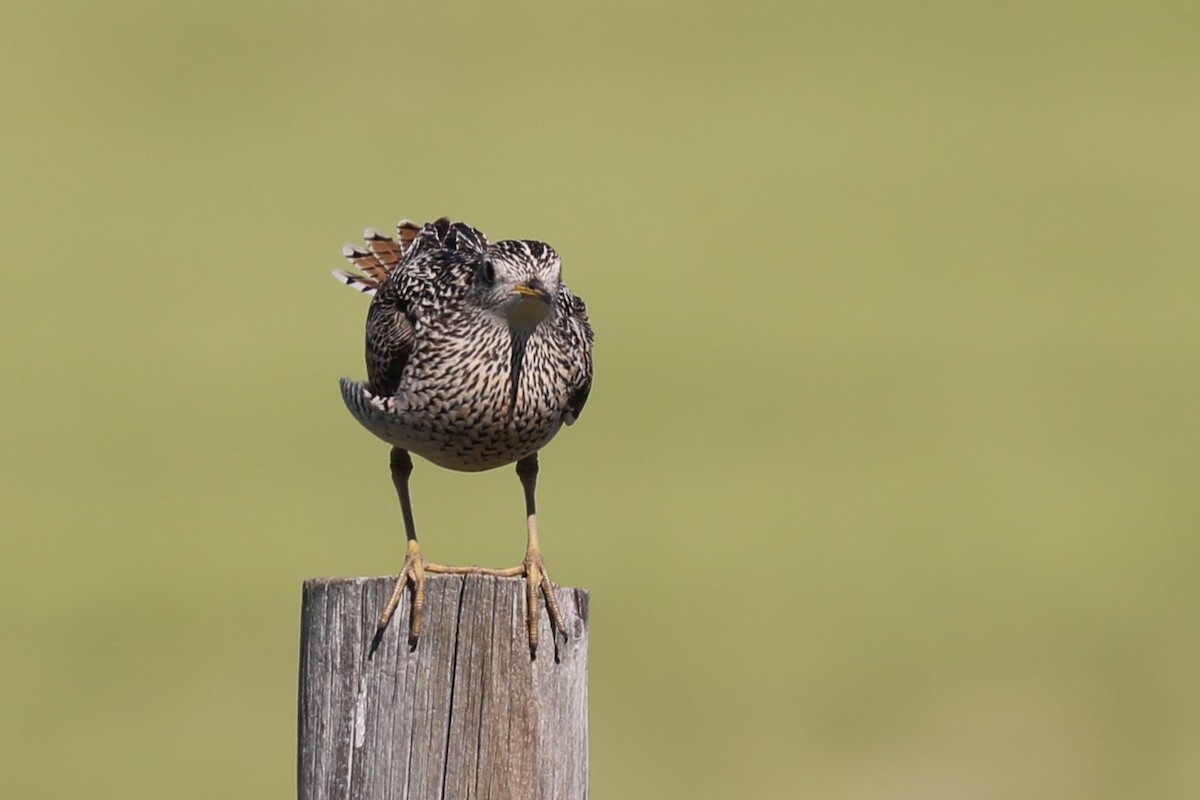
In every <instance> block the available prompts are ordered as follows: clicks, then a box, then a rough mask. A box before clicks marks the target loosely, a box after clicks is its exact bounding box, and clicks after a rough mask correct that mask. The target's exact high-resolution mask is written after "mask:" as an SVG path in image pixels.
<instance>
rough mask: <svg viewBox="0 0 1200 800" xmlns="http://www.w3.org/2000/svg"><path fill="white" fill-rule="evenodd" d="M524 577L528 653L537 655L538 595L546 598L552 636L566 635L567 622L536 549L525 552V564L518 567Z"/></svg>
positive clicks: (552, 584) (531, 548)
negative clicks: (552, 629) (552, 630)
mask: <svg viewBox="0 0 1200 800" xmlns="http://www.w3.org/2000/svg"><path fill="white" fill-rule="evenodd" d="M520 569H521V571H522V572H523V573H524V575H525V614H526V621H527V622H528V624H529V652H530V653H533V654H535V655H536V654H537V648H538V607H539V603H538V595H539V594H540V595H542V596H544V597H545V598H546V612H547V613H548V614H549V615H550V621H551V622H552V623H553V628H554V635H555V636H563V637H565V636H566V635H567V621H566V619H565V618H564V617H563V613H562V609H561V608H559V607H558V595H557V594H555V592H554V581H552V580H550V574H549V573H548V572H546V562H544V561H543V560H542V552H541V550H539V549H538V548H537V547H530V548H529V549H528V550H527V551H526V552H525V562H524V563H523V564H522V565H521V567H520Z"/></svg>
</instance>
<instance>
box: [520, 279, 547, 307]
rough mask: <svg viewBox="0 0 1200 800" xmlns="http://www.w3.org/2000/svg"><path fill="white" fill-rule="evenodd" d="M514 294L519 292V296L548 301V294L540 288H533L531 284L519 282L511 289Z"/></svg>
mask: <svg viewBox="0 0 1200 800" xmlns="http://www.w3.org/2000/svg"><path fill="white" fill-rule="evenodd" d="M513 293H514V294H519V295H521V297H527V298H529V299H530V300H541V301H542V302H543V303H547V302H549V301H550V295H548V294H546V292H545V291H544V290H542V289H535V288H533V287H532V286H530V285H528V284H525V283H520V284H517V286H516V288H514V289H513Z"/></svg>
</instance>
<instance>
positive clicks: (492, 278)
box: [479, 258, 496, 286]
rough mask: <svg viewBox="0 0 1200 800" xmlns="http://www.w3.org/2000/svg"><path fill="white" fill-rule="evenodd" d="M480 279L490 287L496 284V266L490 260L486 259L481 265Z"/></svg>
mask: <svg viewBox="0 0 1200 800" xmlns="http://www.w3.org/2000/svg"><path fill="white" fill-rule="evenodd" d="M479 277H480V278H481V279H482V280H483V282H484V283H486V284H487V285H488V286H491V285H492V284H493V283H495V282H496V265H495V264H493V263H492V260H491V259H490V258H485V259H484V260H483V263H482V264H480V265H479Z"/></svg>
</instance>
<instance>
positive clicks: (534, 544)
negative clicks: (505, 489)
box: [517, 453, 567, 653]
mask: <svg viewBox="0 0 1200 800" xmlns="http://www.w3.org/2000/svg"><path fill="white" fill-rule="evenodd" d="M537 474H538V458H537V453H533V454H532V455H528V456H526V457H525V458H522V459H521V460H520V461H518V462H517V477H518V478H520V479H521V486H522V488H524V489H525V519H526V525H527V527H528V529H529V544H528V546H527V547H526V548H525V562H524V564H523V565H522V572H524V574H525V613H526V615H527V621H528V623H529V650H530V652H533V653H536V652H537V646H538V605H539V604H538V595H539V594H541V595H544V596H545V598H546V610H547V611H548V612H549V614H550V620H551V621H552V622H553V623H554V629H555V631H556V632H560V633H562V634H563V635H565V634H566V630H567V625H566V620H564V619H563V614H562V610H561V609H560V608H559V607H558V597H557V596H556V595H555V593H554V582H553V581H551V580H550V575H549V574H548V573H547V572H546V564H545V562H543V561H542V551H541V549H540V548H539V547H538V534H537V505H536V502H535V500H534V492H535V490H536V488H537Z"/></svg>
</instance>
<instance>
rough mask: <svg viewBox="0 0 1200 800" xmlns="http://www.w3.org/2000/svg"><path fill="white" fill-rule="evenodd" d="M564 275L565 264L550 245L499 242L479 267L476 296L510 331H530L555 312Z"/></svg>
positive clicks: (475, 286) (491, 247)
mask: <svg viewBox="0 0 1200 800" xmlns="http://www.w3.org/2000/svg"><path fill="white" fill-rule="evenodd" d="M561 275H562V262H561V261H559V258H558V253H556V252H554V248H552V247H551V246H550V245H548V244H545V243H544V242H534V241H513V240H509V241H503V242H496V243H495V244H493V245H491V246H490V247H488V249H487V252H486V254H484V255H483V257H482V258H480V260H479V263H478V265H477V266H476V269H475V281H474V295H475V297H476V299H477V300H478V302H479V305H480V306H481V307H482V308H483V309H484V310H486V311H489V312H491V313H492V314H494V315H496V316H497V317H498V318H500V319H502V320H503V321H504V322H506V323H507V324H508V325H509V326H510V327H513V328H525V329H531V328H535V327H537V326H538V324H539V323H541V322H542V321H543V320H544V319H546V318H547V317H549V316H550V314H551V312H553V310H554V301H555V297H556V296H557V294H558V291H559V287H560V286H561Z"/></svg>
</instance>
